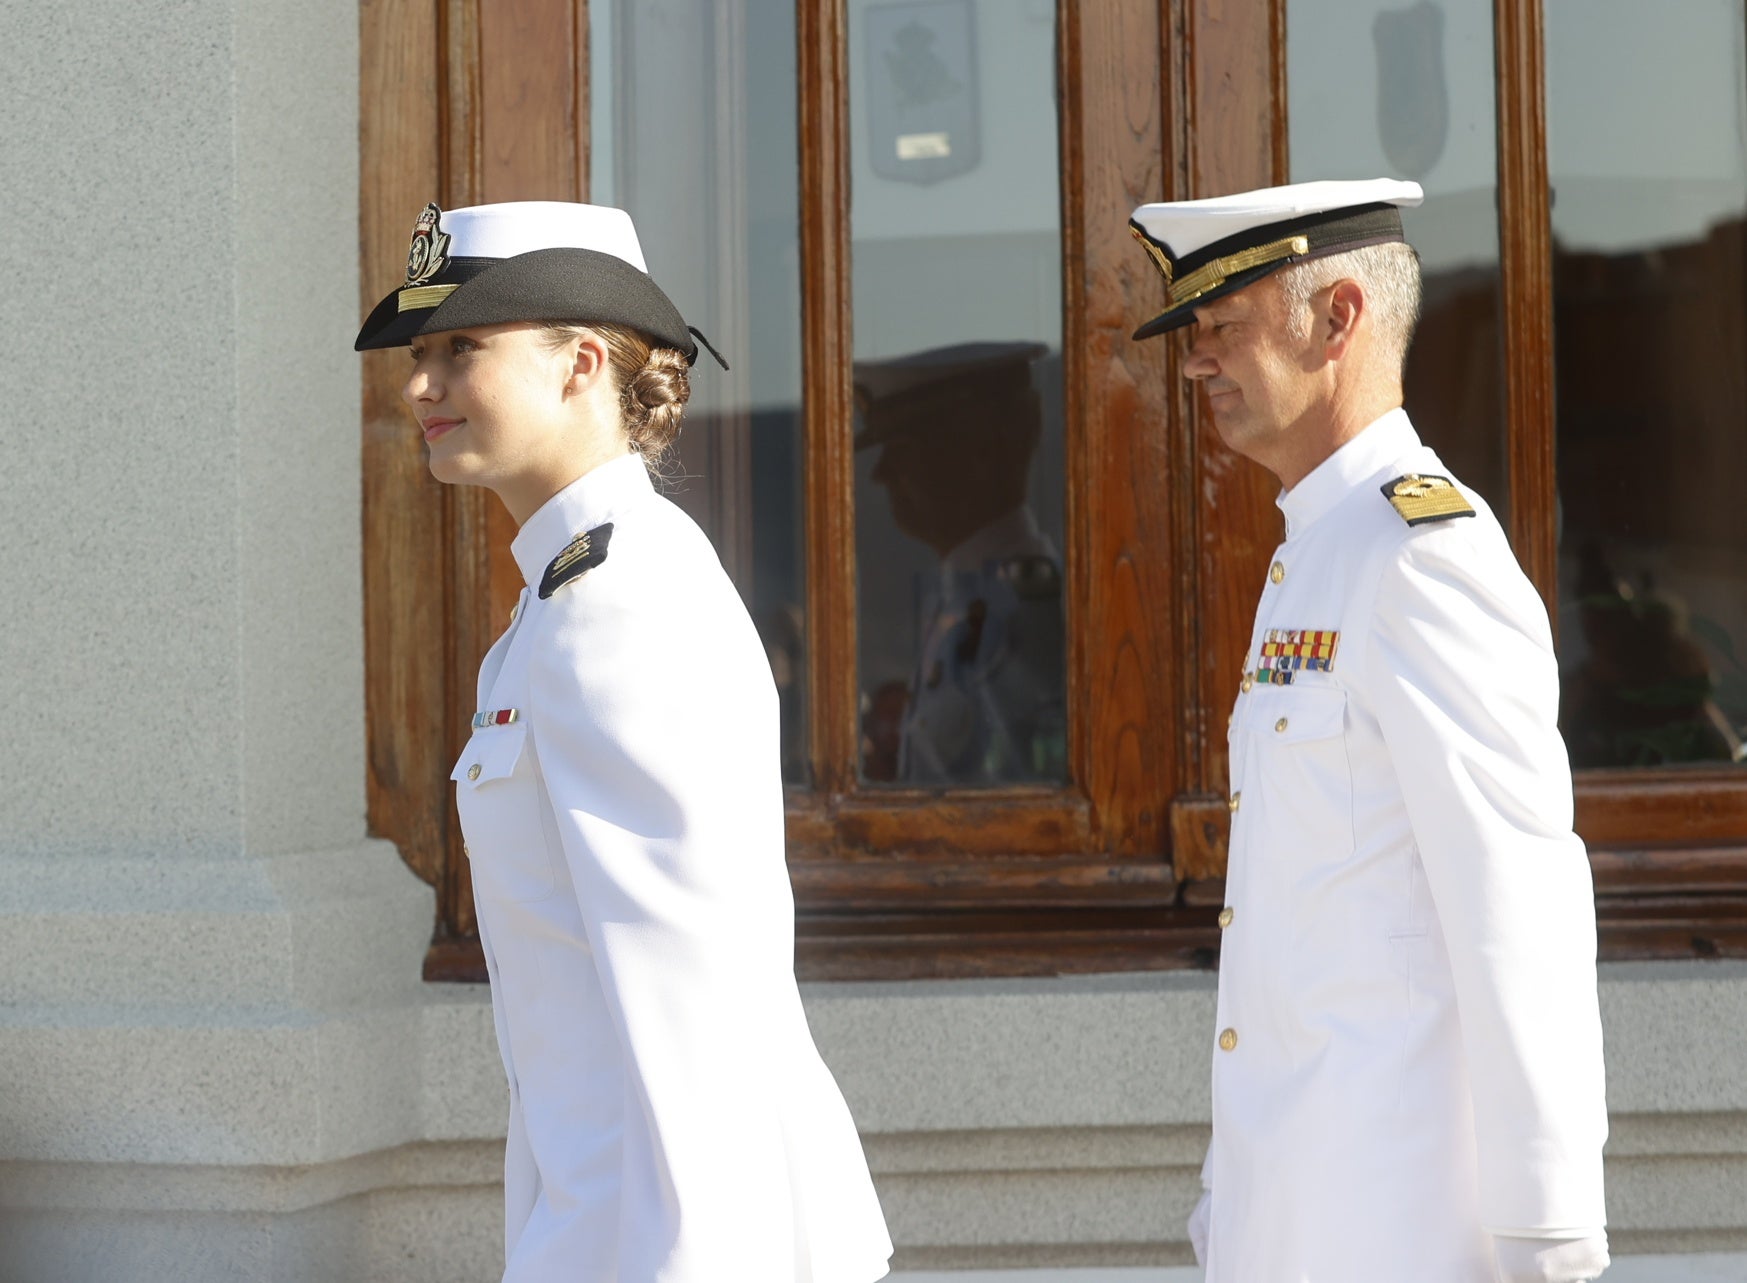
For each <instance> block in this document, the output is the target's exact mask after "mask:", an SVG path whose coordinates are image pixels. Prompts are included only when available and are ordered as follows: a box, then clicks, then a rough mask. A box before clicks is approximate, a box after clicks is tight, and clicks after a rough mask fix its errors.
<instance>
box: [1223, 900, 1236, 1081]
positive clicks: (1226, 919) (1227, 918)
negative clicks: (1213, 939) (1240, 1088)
mask: <svg viewBox="0 0 1747 1283" xmlns="http://www.w3.org/2000/svg"><path fill="white" fill-rule="evenodd" d="M1235 917H1237V914H1236V913H1235V912H1234V911H1233V910H1232V907H1231V906H1230V905H1229V904H1228V905H1226V906H1225V908H1223V909H1221V910H1220V911H1219V929H1220V930H1221V931H1224V930H1225V929H1226V928H1227V927H1229V926H1230V925H1231V922H1232V919H1233V918H1235ZM1234 1041H1235V1035H1234ZM1227 1050H1228V1051H1229V1050H1230V1048H1227Z"/></svg>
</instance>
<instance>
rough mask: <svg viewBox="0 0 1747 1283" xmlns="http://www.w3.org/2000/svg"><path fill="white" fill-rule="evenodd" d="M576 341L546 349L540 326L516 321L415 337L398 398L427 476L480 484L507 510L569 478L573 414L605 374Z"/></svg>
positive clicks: (541, 499) (540, 496)
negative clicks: (413, 424)
mask: <svg viewBox="0 0 1747 1283" xmlns="http://www.w3.org/2000/svg"><path fill="white" fill-rule="evenodd" d="M594 343H595V344H596V345H597V346H596V350H597V351H598V353H599V356H600V357H604V355H605V353H604V349H599V348H598V340H595V341H594ZM581 346H582V349H583V353H584V354H583V355H579V352H578V345H577V344H575V343H571V344H566V345H565V346H563V347H560V348H558V349H557V350H556V351H554V350H553V348H552V346H551V344H550V343H549V342H548V341H547V339H546V336H545V334H544V332H543V331H542V330H541V328H540V327H539V326H536V325H531V324H527V323H520V322H518V323H516V324H511V325H483V326H479V327H477V328H474V329H467V330H443V331H440V332H438V333H436V334H422V335H420V336H418V337H417V338H415V339H414V340H413V341H412V344H411V348H410V352H411V356H412V375H411V376H410V377H409V378H408V379H407V381H406V385H405V386H404V387H403V388H402V389H401V396H402V397H404V398H405V400H406V403H407V404H408V405H409V406H411V407H412V412H413V414H414V416H415V417H416V418H417V419H418V422H419V427H420V429H421V430H422V431H423V433H424V437H425V444H426V445H427V447H428V448H429V450H430V466H431V475H432V476H434V477H435V478H436V479H437V480H438V481H443V482H447V483H449V484H461V485H477V486H487V487H489V488H491V489H492V490H495V491H497V493H498V494H499V495H500V496H501V497H502V498H503V499H504V502H505V503H506V504H508V505H509V506H510V510H511V512H512V513H513V512H515V511H516V509H517V508H518V507H523V506H526V502H529V501H531V502H533V506H534V507H538V506H539V504H540V503H543V502H544V501H545V499H546V498H549V497H550V496H551V495H552V494H554V493H556V492H557V490H558V489H559V488H562V487H563V486H564V485H566V484H568V483H569V481H570V480H571V479H573V476H574V475H575V463H576V457H577V447H578V445H579V442H578V439H577V433H578V411H579V409H580V408H582V407H583V406H584V405H586V404H587V403H588V402H589V401H591V400H592V399H593V398H592V397H591V396H590V394H591V393H594V392H598V390H599V389H598V388H596V387H594V386H593V385H596V384H601V383H605V382H606V381H607V380H608V377H609V376H608V374H607V371H606V367H605V362H604V360H601V359H595V358H593V357H590V356H589V355H587V352H588V349H589V347H590V344H589V343H588V342H584V343H582V345H581ZM542 491H543V492H544V493H540V492H542ZM525 496H532V499H531V500H529V499H526V498H525ZM518 499H524V502H521V503H518V502H517V500H518ZM528 511H530V512H531V511H532V508H529V509H528ZM518 519H519V518H518Z"/></svg>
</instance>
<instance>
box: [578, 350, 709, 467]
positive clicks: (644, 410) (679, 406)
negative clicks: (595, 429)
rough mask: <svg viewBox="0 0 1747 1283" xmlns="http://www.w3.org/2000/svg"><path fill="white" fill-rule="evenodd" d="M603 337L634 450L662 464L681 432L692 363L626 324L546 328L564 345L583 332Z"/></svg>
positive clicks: (653, 463)
mask: <svg viewBox="0 0 1747 1283" xmlns="http://www.w3.org/2000/svg"><path fill="white" fill-rule="evenodd" d="M585 332H586V333H593V334H596V335H599V336H600V340H601V342H603V343H605V344H606V347H607V364H608V366H609V367H610V368H611V369H612V372H613V381H614V382H615V383H616V384H617V385H618V388H619V412H620V414H621V416H622V417H623V421H624V426H625V435H626V437H628V438H629V440H630V443H631V449H633V450H635V451H636V452H637V453H638V454H640V455H642V456H643V461H644V462H645V463H646V464H648V465H649V466H650V467H651V468H654V467H657V466H658V465H659V464H660V463H661V462H662V461H663V460H664V459H665V457H666V455H667V452H668V451H669V450H671V449H672V448H673V443H674V441H675V440H676V439H677V438H678V436H679V421H680V419H681V418H682V417H683V416H684V415H685V403H686V401H687V400H688V399H689V398H690V397H691V394H692V384H691V367H690V366H688V365H687V364H686V359H685V353H683V352H681V351H679V350H678V349H677V348H670V347H656V346H654V344H652V343H651V342H650V341H649V336H648V335H647V334H644V333H642V332H641V331H640V330H633V329H631V328H630V327H629V326H625V325H588V326H583V325H572V324H569V323H568V322H564V321H553V322H549V323H548V324H547V325H546V326H545V334H546V338H547V340H548V341H549V342H550V343H551V344H552V345H553V347H560V346H562V345H563V344H565V343H567V342H569V341H570V340H571V339H572V338H574V337H575V336H576V335H578V334H581V333H585Z"/></svg>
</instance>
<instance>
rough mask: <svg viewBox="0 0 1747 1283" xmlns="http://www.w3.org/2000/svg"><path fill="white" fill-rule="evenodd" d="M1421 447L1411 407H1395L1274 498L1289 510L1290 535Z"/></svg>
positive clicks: (1301, 529)
mask: <svg viewBox="0 0 1747 1283" xmlns="http://www.w3.org/2000/svg"><path fill="white" fill-rule="evenodd" d="M1418 448H1419V434H1418V433H1417V432H1415V431H1414V430H1413V424H1412V423H1410V422H1409V421H1408V418H1407V411H1406V410H1403V409H1400V408H1399V407H1397V408H1396V409H1394V410H1391V411H1390V412H1389V413H1388V414H1386V415H1384V416H1383V417H1382V418H1381V419H1378V420H1377V421H1376V422H1375V423H1372V424H1371V425H1370V426H1369V427H1367V428H1365V429H1364V430H1363V431H1362V432H1360V433H1359V435H1358V436H1356V437H1354V438H1353V439H1352V440H1351V441H1349V442H1347V443H1346V444H1345V445H1343V446H1342V447H1341V448H1340V449H1339V450H1336V451H1335V452H1334V453H1333V454H1331V455H1329V457H1328V458H1326V459H1324V460H1323V461H1322V462H1321V463H1319V464H1317V465H1316V467H1315V468H1314V469H1312V470H1311V473H1310V475H1309V476H1307V477H1305V478H1304V480H1302V481H1300V482H1299V483H1298V484H1297V485H1295V486H1293V487H1292V488H1291V489H1290V490H1286V491H1283V492H1282V493H1281V494H1280V497H1279V498H1277V499H1275V500H1274V502H1275V503H1277V504H1279V505H1280V511H1281V512H1283V513H1285V514H1286V537H1287V538H1288V539H1290V538H1292V536H1294V535H1297V534H1302V533H1303V532H1304V531H1305V530H1306V529H1308V528H1309V526H1310V524H1311V523H1312V522H1314V521H1315V520H1316V519H1317V518H1318V517H1320V516H1322V514H1323V513H1325V512H1327V511H1328V510H1329V509H1330V508H1333V507H1334V506H1335V505H1336V504H1337V503H1339V502H1340V501H1341V500H1342V499H1344V498H1346V496H1347V495H1348V494H1349V493H1350V492H1351V491H1352V489H1353V487H1354V486H1356V485H1358V484H1360V483H1361V482H1363V481H1367V480H1369V479H1370V478H1371V477H1374V476H1375V475H1377V473H1378V472H1379V471H1380V470H1381V469H1383V468H1385V467H1387V466H1388V465H1389V464H1390V463H1391V462H1393V461H1394V460H1396V459H1399V458H1400V457H1401V456H1402V455H1404V454H1406V453H1407V452H1408V451H1410V450H1417V449H1418Z"/></svg>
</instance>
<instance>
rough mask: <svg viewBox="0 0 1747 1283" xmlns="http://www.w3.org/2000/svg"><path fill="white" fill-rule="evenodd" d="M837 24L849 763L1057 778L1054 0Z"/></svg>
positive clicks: (936, 776) (1063, 741)
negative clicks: (847, 309) (844, 220)
mask: <svg viewBox="0 0 1747 1283" xmlns="http://www.w3.org/2000/svg"><path fill="white" fill-rule="evenodd" d="M849 19H850V25H849V31H850V48H849V66H850V109H851V120H850V127H851V131H852V132H851V140H852V141H851V163H852V165H853V171H852V177H853V183H852V190H853V192H854V206H853V209H852V211H851V222H852V233H853V248H854V264H855V276H854V299H855V303H854V308H855V314H854V329H855V347H856V353H855V354H856V363H855V384H856V404H857V422H856V438H855V445H856V563H857V591H858V597H857V602H858V623H857V627H858V634H859V638H860V653H859V662H860V668H859V681H860V689H861V698H862V727H861V729H862V749H861V772H862V776H863V778H864V779H866V780H868V781H870V782H875V783H892V784H907V785H912V786H929V787H983V786H998V785H1003V784H1025V783H1058V782H1061V781H1064V780H1065V779H1066V777H1067V747H1066V745H1067V727H1066V720H1065V695H1064V682H1065V663H1064V621H1063V613H1062V594H1061V581H1062V573H1061V572H1062V561H1061V548H1062V497H1063V466H1062V396H1061V373H1060V371H1061V359H1060V350H1061V233H1060V183H1059V162H1058V159H1057V154H1056V137H1057V121H1056V98H1055V6H1054V4H1053V3H1050V2H1049V0H1019V2H1015V0H929V2H928V3H870V2H868V0H851V2H850V5H849Z"/></svg>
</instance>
